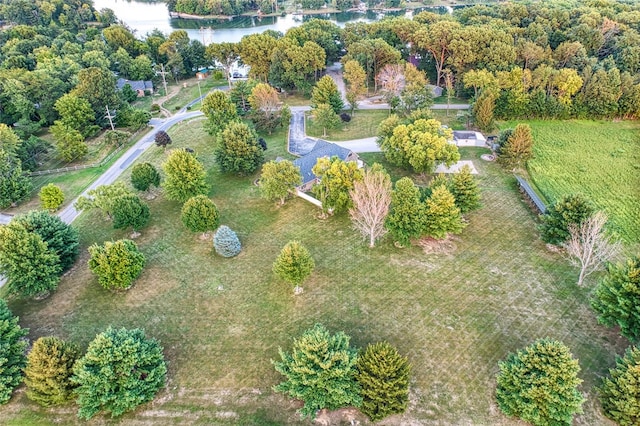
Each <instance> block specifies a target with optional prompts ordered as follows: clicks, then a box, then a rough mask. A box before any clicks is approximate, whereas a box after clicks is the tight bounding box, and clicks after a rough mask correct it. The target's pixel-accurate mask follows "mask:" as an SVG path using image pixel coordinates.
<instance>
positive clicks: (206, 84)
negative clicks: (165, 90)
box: [161, 77, 227, 113]
mask: <svg viewBox="0 0 640 426" xmlns="http://www.w3.org/2000/svg"><path fill="white" fill-rule="evenodd" d="M185 85H186V87H185ZM226 85H227V80H224V79H223V80H214V79H213V78H211V77H208V78H206V79H204V80H200V89H198V79H197V78H190V79H188V80H181V81H180V82H178V85H177V89H178V90H179V92H178V93H177V94H175V95H174V96H172V97H171V98H170V99H169V100H168V101H166V102H164V103H163V104H162V106H164V107H165V108H166V109H168V110H169V111H170V112H171V113H175V112H176V111H178V110H179V109H180V108H183V107H184V106H185V105H187V104H188V103H189V102H191V101H193V100H194V99H197V98H199V97H200V93H202V95H203V96H204V95H206V94H207V93H208V92H209V91H211V90H213V89H217V88H220V87H222V86H226ZM173 86H175V85H173ZM175 88H176V87H174V88H173V89H174V90H175ZM171 90H172V89H169V93H171ZM161 101H162V99H161ZM193 108H194V109H199V108H200V104H199V103H198V104H196V105H194V106H193Z"/></svg>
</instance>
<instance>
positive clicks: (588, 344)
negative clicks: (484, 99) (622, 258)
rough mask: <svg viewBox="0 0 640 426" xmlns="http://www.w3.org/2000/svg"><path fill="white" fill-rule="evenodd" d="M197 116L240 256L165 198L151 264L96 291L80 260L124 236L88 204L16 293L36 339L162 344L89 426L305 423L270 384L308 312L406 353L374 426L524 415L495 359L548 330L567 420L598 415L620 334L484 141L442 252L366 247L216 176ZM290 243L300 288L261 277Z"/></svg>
mask: <svg viewBox="0 0 640 426" xmlns="http://www.w3.org/2000/svg"><path fill="white" fill-rule="evenodd" d="M201 126H202V121H195V122H191V123H182V124H179V125H177V126H175V127H174V128H172V129H171V131H170V132H169V133H170V135H171V137H172V139H173V144H172V146H171V147H172V148H180V147H186V146H189V147H191V148H194V149H195V150H196V152H197V154H198V156H199V158H200V159H201V160H202V161H203V162H204V164H205V165H206V168H207V169H208V171H209V182H210V183H211V188H212V189H211V192H210V196H211V197H212V199H213V200H214V201H215V203H216V204H217V206H218V207H219V209H220V211H221V215H222V221H221V223H222V224H226V225H229V226H230V227H231V228H232V229H234V230H235V231H236V232H237V233H238V235H239V237H240V239H241V241H242V244H243V251H242V253H241V254H240V255H239V256H237V257H236V258H232V259H223V258H221V257H218V256H216V255H215V253H214V252H213V250H212V244H211V241H203V240H201V239H200V238H199V235H195V234H192V233H190V232H188V231H187V230H186V229H185V228H184V227H183V226H182V224H181V222H180V219H179V215H180V205H179V204H177V203H175V202H170V201H166V200H165V199H164V197H162V196H159V197H157V198H155V199H153V200H150V201H149V203H150V206H151V213H152V217H151V222H150V224H149V225H148V226H147V227H146V228H144V229H143V230H142V236H141V237H139V238H138V239H137V243H138V244H139V246H140V248H141V250H142V252H143V253H144V254H145V256H146V258H147V266H146V268H145V270H144V271H143V273H142V276H141V277H140V278H139V279H138V281H137V282H136V284H135V286H134V287H133V288H131V289H130V290H129V291H127V292H123V293H111V292H108V291H105V290H103V289H102V288H101V287H100V286H99V285H98V283H97V280H96V279H95V278H94V277H93V276H92V275H91V273H90V272H89V270H88V268H87V265H86V262H87V259H88V254H87V250H86V248H87V247H88V245H90V244H92V243H94V242H99V243H101V242H102V241H104V240H111V239H118V238H124V237H127V235H128V234H127V233H126V232H123V231H115V230H113V229H112V228H111V226H110V223H108V222H106V221H105V220H104V219H103V218H102V216H101V215H100V214H99V213H97V212H89V213H87V214H83V215H82V216H81V217H80V218H79V219H78V221H77V226H78V228H79V229H80V234H81V240H82V255H81V259H80V260H79V261H78V263H77V264H76V266H75V267H74V268H73V270H72V273H71V274H69V275H67V276H65V277H64V278H63V281H62V283H61V285H60V287H59V288H58V290H57V291H56V292H55V293H54V294H53V295H52V296H50V297H49V298H48V299H46V300H42V301H20V300H11V301H10V307H11V308H12V309H13V310H14V312H15V313H16V314H17V315H19V316H20V318H21V324H22V325H23V326H25V327H29V328H30V330H31V331H30V338H32V339H35V338H37V337H40V336H44V335H52V334H54V335H58V336H60V337H63V338H65V339H70V340H72V341H75V342H77V343H79V344H80V345H82V347H83V348H86V345H87V344H88V342H89V341H90V340H91V339H92V338H93V337H94V336H95V334H96V333H98V332H100V331H102V330H104V329H105V328H106V327H107V326H108V325H113V326H117V327H119V326H125V327H143V328H145V330H146V333H147V334H148V335H149V336H153V337H156V338H158V339H159V340H160V341H161V343H162V345H163V347H164V352H165V354H166V357H167V359H168V361H169V373H168V383H167V386H166V389H164V390H163V391H161V392H160V393H159V394H158V396H157V398H156V400H155V401H154V402H153V403H150V404H146V405H144V406H142V407H140V408H139V409H138V410H136V411H135V412H133V413H130V414H127V415H125V416H123V417H122V418H121V419H119V420H111V419H110V418H108V417H99V418H97V419H95V421H92V422H91V424H109V425H111V424H122V425H155V424H176V425H177V424H180V425H183V424H188V425H204V424H206V425H281V424H300V425H310V424H312V423H311V422H310V421H306V420H305V421H302V420H300V418H299V415H298V414H296V408H297V407H299V406H300V405H299V404H298V403H296V402H294V401H291V400H289V399H288V398H285V397H283V396H281V395H279V394H275V393H274V392H273V391H272V386H273V385H275V384H276V383H277V382H278V381H279V380H280V377H279V375H278V374H277V373H276V372H275V370H274V369H273V366H272V365H271V363H270V360H271V359H275V358H276V357H277V356H278V348H279V347H283V348H286V349H288V348H290V347H291V342H292V339H293V337H295V336H298V335H299V334H300V333H301V332H302V331H303V330H305V329H307V328H308V327H310V326H311V325H313V324H314V323H315V322H322V323H324V324H325V325H326V326H327V327H328V328H329V329H330V330H331V331H334V332H335V331H338V330H344V331H345V332H346V333H347V334H349V335H350V336H352V343H353V344H354V345H356V346H358V347H363V346H365V345H366V344H367V343H370V342H375V341H379V340H387V341H389V342H390V343H391V344H393V345H395V346H396V347H397V348H398V349H399V351H400V352H401V353H403V354H406V355H407V356H408V357H409V360H410V362H411V363H412V365H413V373H412V379H411V382H410V390H411V392H410V403H409V409H408V411H407V413H406V414H404V415H402V416H395V417H392V418H390V419H389V420H388V422H385V423H384V424H389V425H400V424H415V425H417V424H421V425H423V424H438V425H462V424H465V425H466V424H477V425H489V424H490V425H514V424H519V423H518V422H516V421H514V420H513V419H510V418H506V417H504V416H503V415H501V414H500V413H499V410H498V409H497V406H496V403H495V396H494V392H495V375H496V373H497V371H498V366H497V363H498V361H499V360H501V359H504V358H505V356H506V355H507V353H509V352H511V351H515V350H517V349H518V348H521V347H523V346H525V345H527V344H529V343H531V342H532V341H533V340H534V339H537V338H540V337H546V336H548V337H551V338H557V339H560V340H561V341H563V342H564V343H566V344H567V345H568V346H569V347H570V348H571V350H572V352H573V353H574V355H575V356H576V357H577V358H579V360H580V365H581V366H582V369H583V370H582V372H581V374H580V376H581V378H583V379H584V381H585V382H584V384H583V385H582V387H581V391H582V392H584V393H585V395H586V396H587V398H588V400H587V403H586V404H585V406H584V410H585V413H584V414H582V415H580V416H578V418H577V423H576V424H580V425H595V424H599V425H601V424H607V421H606V420H605V419H604V418H603V416H602V414H601V412H600V408H599V403H598V402H597V398H596V394H595V391H594V388H593V387H594V386H595V385H597V384H598V383H599V378H600V377H601V376H602V375H604V374H605V373H606V372H607V369H608V368H610V367H611V366H612V365H613V364H614V358H615V354H616V353H621V352H622V351H623V350H624V348H625V346H626V341H623V340H622V339H619V338H618V337H616V333H615V332H614V331H611V330H607V329H605V328H603V327H601V326H599V325H598V324H597V323H596V320H595V316H594V314H593V312H592V311H591V310H590V308H589V304H588V295H589V289H586V288H578V287H577V286H576V285H575V281H576V278H577V271H576V270H574V269H573V268H571V267H569V266H568V265H567V262H566V261H565V260H564V259H563V258H561V257H560V256H559V255H557V254H554V253H550V252H548V251H547V250H546V249H545V246H544V244H543V243H542V242H541V241H540V240H539V238H538V234H537V231H536V222H535V216H534V215H533V214H532V213H531V212H530V210H529V209H528V207H527V205H526V204H524V203H523V202H522V200H521V198H520V195H519V192H518V191H517V189H516V187H515V183H514V179H513V178H512V177H511V176H510V175H509V174H507V173H504V172H503V171H502V170H501V169H500V168H499V167H498V166H497V165H496V164H495V163H485V162H483V161H482V160H480V159H479V156H480V154H482V153H483V152H485V151H483V150H475V149H466V150H463V151H462V154H463V158H465V159H472V160H474V163H475V165H476V167H477V168H478V169H479V171H480V172H481V175H480V177H479V182H480V186H481V188H482V194H483V195H482V196H483V208H482V209H480V210H478V211H476V212H473V213H472V214H469V215H468V217H467V218H468V220H469V225H468V226H467V228H466V229H465V230H464V232H463V233H462V235H460V236H459V237H458V238H457V239H456V240H454V241H453V242H452V243H451V244H450V245H448V246H447V247H446V250H444V251H442V252H438V253H435V254H434V253H432V254H426V253H425V252H424V251H423V250H422V249H421V248H420V247H417V246H416V247H410V248H404V249H398V248H396V247H394V245H393V242H392V241H391V240H390V239H385V240H384V241H382V243H381V244H380V245H379V246H378V247H376V248H375V249H369V248H367V245H366V243H365V242H364V241H363V240H362V238H361V237H360V236H359V235H357V234H356V233H355V231H354V230H353V229H352V228H351V226H350V223H349V220H348V218H347V217H346V215H342V216H335V217H331V218H329V219H326V220H322V219H319V213H320V212H319V210H318V209H317V208H315V207H314V206H312V205H310V204H308V203H306V202H305V201H303V200H301V199H292V200H289V201H288V202H287V203H286V204H285V205H284V206H282V207H278V206H276V205H275V204H274V203H270V202H267V201H265V200H263V199H261V198H260V197H259V193H258V188H257V187H256V186H255V185H254V184H253V181H254V180H255V179H256V176H247V177H238V176H234V175H221V174H220V173H219V172H218V170H217V167H216V166H215V165H214V163H213V159H212V154H211V153H212V151H213V147H214V140H213V138H212V137H210V136H208V135H206V134H205V133H204V132H203V131H202V127H201ZM284 136H285V133H284V132H283V131H280V132H279V133H277V134H274V135H272V136H271V137H269V138H267V142H268V146H269V150H268V151H267V157H268V159H273V158H275V157H276V156H278V155H280V156H286V154H285V140H284ZM366 157H367V159H368V160H380V158H381V156H380V155H379V154H370V155H367V156H366ZM165 158H166V153H164V151H163V150H162V149H156V148H155V147H152V148H150V149H149V150H148V151H147V152H146V153H145V154H144V155H143V158H142V159H141V161H150V162H153V163H155V164H156V165H159V164H160V163H161V162H162V161H164V159H165ZM393 174H394V175H395V176H398V175H399V173H398V172H397V171H394V172H393ZM125 178H126V176H125ZM292 239H299V240H301V241H302V242H303V244H305V245H306V247H307V248H308V249H309V251H310V252H311V254H312V255H313V257H314V259H315V263H316V270H315V271H314V273H313V274H312V276H311V277H310V279H309V280H308V281H307V282H305V283H304V284H303V287H304V293H303V294H302V295H299V296H294V295H293V291H292V288H291V287H290V286H288V285H286V284H284V283H283V282H280V281H279V280H277V279H276V278H275V277H273V275H272V273H271V264H272V262H273V260H274V258H275V257H276V255H277V253H278V251H279V250H280V248H281V247H282V246H283V245H284V244H285V243H286V242H288V241H289V240H292ZM75 412H76V411H75V408H74V407H73V405H71V406H69V407H63V408H53V409H42V408H39V407H37V406H36V405H35V404H32V403H30V402H29V401H28V400H27V399H26V397H25V395H24V392H18V394H17V395H16V396H15V397H14V399H13V400H12V402H10V403H9V404H7V405H5V406H2V407H0V418H2V419H3V422H4V423H5V424H15V425H23V424H28V425H36V424H38V425H41V424H74V423H76V424H85V422H81V421H79V420H77V419H76V417H75ZM358 420H360V421H361V422H362V423H361V424H368V423H367V422H366V421H365V419H364V418H363V417H358ZM335 424H339V423H335ZM343 424H349V423H348V422H346V421H345V422H344V423H343Z"/></svg>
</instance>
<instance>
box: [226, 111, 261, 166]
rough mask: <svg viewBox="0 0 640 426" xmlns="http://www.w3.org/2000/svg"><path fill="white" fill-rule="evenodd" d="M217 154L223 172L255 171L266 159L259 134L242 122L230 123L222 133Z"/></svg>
mask: <svg viewBox="0 0 640 426" xmlns="http://www.w3.org/2000/svg"><path fill="white" fill-rule="evenodd" d="M234 111H235V110H234ZM215 156H216V162H217V163H218V165H219V166H220V168H221V169H222V171H223V172H235V173H240V174H249V173H253V172H254V171H256V170H257V169H258V167H260V165H261V164H262V162H263V161H264V152H263V150H262V148H261V147H260V145H259V144H258V135H257V134H256V132H255V131H254V130H253V129H251V128H250V127H249V126H248V125H247V124H245V123H241V122H233V123H230V124H229V125H228V126H227V127H226V128H225V129H224V130H223V131H222V133H220V136H219V137H218V147H217V148H216V151H215Z"/></svg>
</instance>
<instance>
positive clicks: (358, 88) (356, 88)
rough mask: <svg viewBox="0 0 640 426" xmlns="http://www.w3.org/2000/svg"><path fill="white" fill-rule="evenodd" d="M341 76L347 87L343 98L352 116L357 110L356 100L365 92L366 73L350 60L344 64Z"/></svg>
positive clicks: (357, 63)
mask: <svg viewBox="0 0 640 426" xmlns="http://www.w3.org/2000/svg"><path fill="white" fill-rule="evenodd" d="M342 76H343V78H344V80H345V82H346V86H347V93H346V94H345V97H346V99H347V102H349V106H350V108H351V114H353V112H354V111H355V110H356V109H357V108H358V99H359V98H360V97H361V96H363V95H364V94H365V93H366V92H367V87H366V83H367V73H366V72H365V71H364V68H362V65H360V63H359V62H358V61H356V60H354V59H351V60H349V61H346V62H345V63H344V72H343V73H342Z"/></svg>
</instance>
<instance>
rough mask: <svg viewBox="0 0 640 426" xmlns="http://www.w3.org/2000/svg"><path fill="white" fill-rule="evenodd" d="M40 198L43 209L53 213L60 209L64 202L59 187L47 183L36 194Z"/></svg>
mask: <svg viewBox="0 0 640 426" xmlns="http://www.w3.org/2000/svg"><path fill="white" fill-rule="evenodd" d="M38 197H40V205H41V206H42V208H43V209H46V210H49V211H50V212H54V211H56V210H58V209H59V208H60V206H61V205H62V203H63V202H64V193H63V192H62V189H60V187H59V186H56V185H54V184H53V183H48V184H46V185H45V186H43V187H42V188H41V189H40V192H39V193H38Z"/></svg>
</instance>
